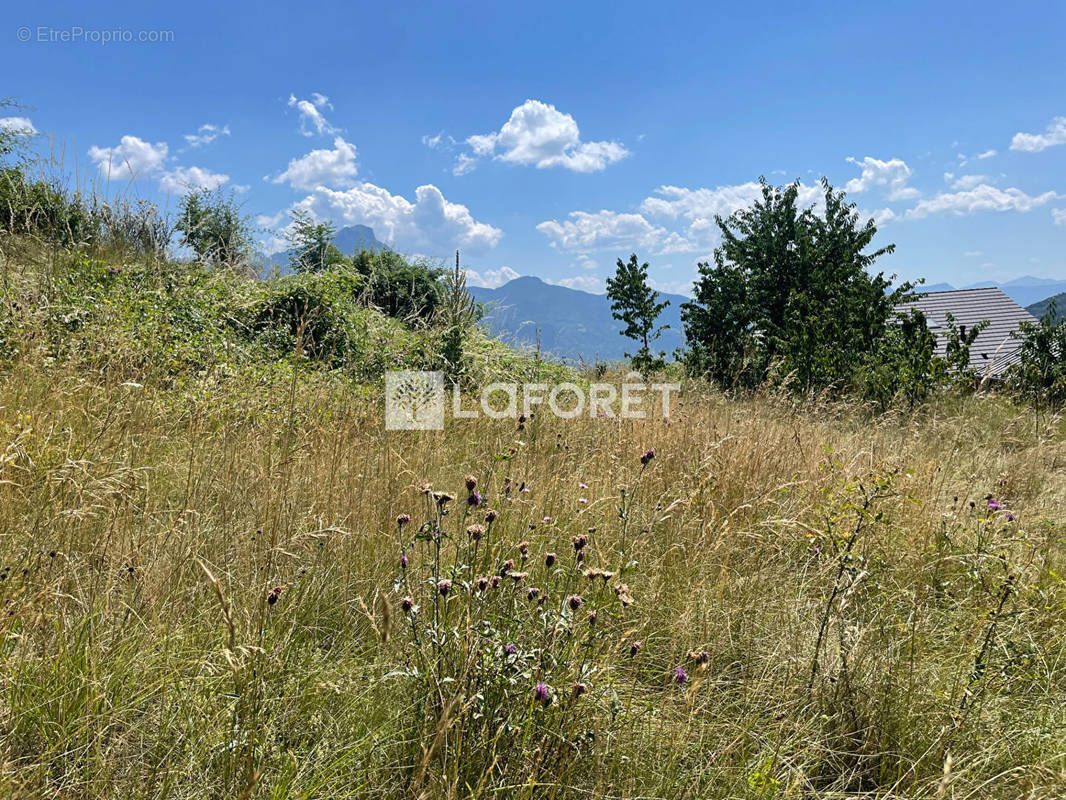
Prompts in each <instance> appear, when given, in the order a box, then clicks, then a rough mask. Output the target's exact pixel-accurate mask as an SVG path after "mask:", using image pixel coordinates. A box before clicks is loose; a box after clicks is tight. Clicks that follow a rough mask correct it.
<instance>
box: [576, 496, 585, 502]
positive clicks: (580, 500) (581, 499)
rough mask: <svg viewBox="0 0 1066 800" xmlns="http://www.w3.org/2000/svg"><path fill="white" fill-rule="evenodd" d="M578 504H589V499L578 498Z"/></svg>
mask: <svg viewBox="0 0 1066 800" xmlns="http://www.w3.org/2000/svg"><path fill="white" fill-rule="evenodd" d="M577 502H579V503H587V502H588V498H587V497H579V498H577Z"/></svg>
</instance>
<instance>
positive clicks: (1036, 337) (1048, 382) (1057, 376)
mask: <svg viewBox="0 0 1066 800" xmlns="http://www.w3.org/2000/svg"><path fill="white" fill-rule="evenodd" d="M1057 313H1058V309H1057V307H1056V303H1055V302H1054V301H1052V302H1051V304H1050V305H1049V307H1048V309H1047V313H1045V314H1044V316H1043V317H1042V318H1041V319H1040V321H1039V322H1037V323H1035V324H1034V323H1032V322H1023V323H1022V324H1021V328H1020V330H1019V331H1018V333H1016V334H1015V338H1016V339H1019V340H1021V351H1020V354H1019V355H1020V359H1019V361H1018V363H1017V364H1015V365H1013V366H1012V367H1011V368H1010V369H1009V370H1008V371H1007V383H1008V385H1009V386H1010V387H1011V389H1013V391H1014V392H1015V393H1016V394H1018V395H1019V396H1020V397H1022V398H1023V399H1025V400H1027V401H1029V402H1031V403H1033V404H1034V405H1036V406H1037V407H1039V406H1041V405H1050V406H1055V407H1058V406H1061V405H1062V404H1063V403H1066V320H1059V321H1058V322H1056V321H1055V320H1056V317H1057Z"/></svg>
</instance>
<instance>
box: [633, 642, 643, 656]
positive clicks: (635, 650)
mask: <svg viewBox="0 0 1066 800" xmlns="http://www.w3.org/2000/svg"><path fill="white" fill-rule="evenodd" d="M642 647H644V643H643V642H630V643H629V657H630V658H632V657H633V656H635V655H636V654H637V653H639V652H640V649H641V648H642Z"/></svg>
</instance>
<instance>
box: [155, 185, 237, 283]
mask: <svg viewBox="0 0 1066 800" xmlns="http://www.w3.org/2000/svg"><path fill="white" fill-rule="evenodd" d="M174 229H175V230H176V231H177V232H178V233H180V234H181V244H182V246H184V247H188V248H189V249H190V250H192V251H193V252H194V253H196V257H197V258H198V259H199V260H200V261H201V262H202V263H205V264H211V265H214V266H224V267H239V266H242V265H244V264H247V263H248V260H249V257H250V256H251V253H252V233H251V226H250V224H249V223H248V219H247V217H245V216H242V214H241V212H240V207H239V206H238V205H237V203H236V201H235V200H234V197H233V195H232V194H229V195H225V194H223V193H222V191H221V190H219V189H216V190H215V191H209V190H206V189H204V190H202V191H199V192H194V193H191V194H187V195H186V196H185V197H184V198H182V201H181V209H180V211H179V215H178V221H177V223H176V224H175V225H174Z"/></svg>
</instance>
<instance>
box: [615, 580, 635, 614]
mask: <svg viewBox="0 0 1066 800" xmlns="http://www.w3.org/2000/svg"><path fill="white" fill-rule="evenodd" d="M614 593H615V595H617V597H618V599H619V600H620V601H621V603H622V608H625V607H626V606H630V605H632V604H633V596H632V595H630V594H629V587H628V586H626V585H625V584H624V583H620V584H618V585H617V586H615V587H614Z"/></svg>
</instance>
